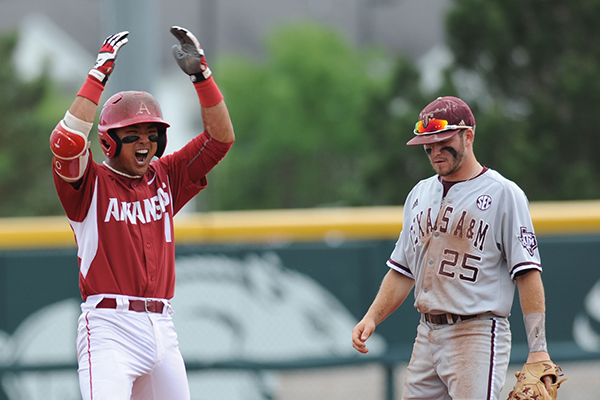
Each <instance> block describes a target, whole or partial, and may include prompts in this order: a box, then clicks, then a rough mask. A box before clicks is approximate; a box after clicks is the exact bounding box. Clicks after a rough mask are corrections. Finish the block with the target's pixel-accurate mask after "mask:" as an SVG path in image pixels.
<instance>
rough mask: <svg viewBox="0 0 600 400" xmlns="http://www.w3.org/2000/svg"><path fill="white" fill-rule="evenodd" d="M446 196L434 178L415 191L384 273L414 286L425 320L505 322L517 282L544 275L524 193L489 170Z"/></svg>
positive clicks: (457, 186)
mask: <svg viewBox="0 0 600 400" xmlns="http://www.w3.org/2000/svg"><path fill="white" fill-rule="evenodd" d="M443 193H444V188H443V184H442V183H441V182H440V179H439V177H438V176H433V177H431V178H429V179H425V180H423V181H421V182H419V183H418V184H417V185H416V186H415V187H414V188H413V189H412V191H411V192H410V193H409V195H408V197H407V199H406V203H405V204H404V222H403V228H402V232H401V233H400V237H399V239H398V241H397V242H396V247H395V249H394V251H393V252H392V255H391V256H390V259H389V260H388V262H387V265H388V266H389V267H390V268H393V269H395V270H397V271H399V272H400V273H402V274H404V275H406V276H408V277H410V278H412V279H414V280H415V291H414V296H415V304H414V305H415V307H416V308H417V310H419V311H420V312H422V313H430V314H442V313H453V314H460V315H472V314H482V313H487V312H491V313H494V314H496V315H498V316H502V317H508V316H509V314H510V310H511V308H512V303H513V298H514V290H515V281H514V277H515V274H517V273H518V272H520V271H523V270H526V269H532V268H533V269H537V270H539V271H541V270H542V268H541V264H540V255H539V252H538V249H537V240H536V237H535V233H534V229H533V223H532V221H531V216H530V214H529V202H528V200H527V197H526V196H525V193H523V191H522V190H521V189H520V188H519V187H518V186H517V185H516V184H515V183H514V182H512V181H509V180H508V179H506V178H504V177H503V176H502V175H500V174H499V173H498V172H496V171H494V170H491V169H486V170H485V171H484V173H482V174H480V175H479V176H477V177H476V178H474V179H471V180H468V181H464V182H458V183H456V184H454V185H453V186H452V187H451V188H450V189H449V190H448V193H447V194H446V196H445V198H444V197H443Z"/></svg>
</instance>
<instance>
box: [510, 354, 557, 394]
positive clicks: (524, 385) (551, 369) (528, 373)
mask: <svg viewBox="0 0 600 400" xmlns="http://www.w3.org/2000/svg"><path fill="white" fill-rule="evenodd" d="M561 372H562V370H561V369H560V367H559V366H558V365H555V364H554V363H553V362H552V361H539V362H535V363H526V364H525V365H523V369H522V370H521V371H519V372H517V373H516V374H515V376H516V377H517V383H516V384H515V387H514V389H513V390H512V391H511V392H510V394H509V395H508V399H507V400H556V396H557V395H558V388H559V387H560V385H561V384H562V383H563V382H564V381H566V380H567V378H563V379H561V380H560V381H559V379H560V378H561V377H562V376H563V374H562V373H561ZM545 376H550V377H552V381H553V383H552V389H551V390H550V392H548V391H547V390H546V384H545V383H544V382H543V381H542V378H543V377H545Z"/></svg>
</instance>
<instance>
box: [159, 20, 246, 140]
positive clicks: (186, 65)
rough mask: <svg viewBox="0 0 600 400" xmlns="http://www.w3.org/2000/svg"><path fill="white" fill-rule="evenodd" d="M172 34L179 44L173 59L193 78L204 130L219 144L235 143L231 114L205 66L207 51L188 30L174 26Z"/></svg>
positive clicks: (175, 46) (174, 47)
mask: <svg viewBox="0 0 600 400" xmlns="http://www.w3.org/2000/svg"><path fill="white" fill-rule="evenodd" d="M171 33H172V34H173V36H175V37H176V38H177V40H178V41H179V43H178V44H175V45H173V56H174V57H175V60H176V61H177V64H178V65H179V67H180V68H181V69H182V70H183V72H185V73H186V74H188V75H189V76H190V79H191V80H192V82H193V83H194V87H195V88H196V91H197V93H198V98H199V100H200V105H202V121H203V124H204V129H205V130H206V131H207V132H208V134H209V135H210V136H211V137H212V138H213V139H215V140H217V141H219V142H222V143H231V142H233V141H234V140H235V135H234V132H233V125H232V123H231V119H230V117H229V111H228V110H227V106H226V105H225V102H224V100H223V95H222V94H221V91H220V90H219V88H218V87H217V84H216V83H215V81H214V79H213V77H212V72H211V70H210V68H209V67H208V65H207V63H206V58H205V57H204V50H203V49H202V47H201V46H200V43H199V42H198V40H197V39H196V37H195V36H194V35H193V34H192V33H191V32H190V31H189V30H187V29H185V28H182V27H179V26H173V27H171Z"/></svg>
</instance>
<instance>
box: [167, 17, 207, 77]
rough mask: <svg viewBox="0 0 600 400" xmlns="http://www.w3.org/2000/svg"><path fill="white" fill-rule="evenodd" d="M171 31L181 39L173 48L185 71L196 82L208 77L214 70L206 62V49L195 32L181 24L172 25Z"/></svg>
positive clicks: (178, 62) (176, 59)
mask: <svg viewBox="0 0 600 400" xmlns="http://www.w3.org/2000/svg"><path fill="white" fill-rule="evenodd" d="M171 33H172V34H173V36H175V37H176V38H177V40H179V43H178V44H174V45H173V47H172V50H173V56H174V57H175V61H177V64H178V65H179V67H180V68H181V69H182V70H183V72H185V73H186V74H188V75H189V76H190V79H191V80H192V82H194V83H196V82H200V81H204V80H206V79H208V78H209V77H210V75H211V74H212V72H211V71H210V68H208V65H207V64H206V59H205V58H204V50H202V47H201V46H200V43H199V42H198V39H196V37H195V36H194V34H193V33H192V32H190V31H189V30H187V29H185V28H182V27H180V26H172V27H171Z"/></svg>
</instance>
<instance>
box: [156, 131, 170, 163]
mask: <svg viewBox="0 0 600 400" xmlns="http://www.w3.org/2000/svg"><path fill="white" fill-rule="evenodd" d="M156 144H157V147H156V153H155V154H154V156H155V157H157V158H160V156H162V155H163V153H164V152H165V148H166V147H167V129H166V128H159V130H158V141H157V142H156Z"/></svg>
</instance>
